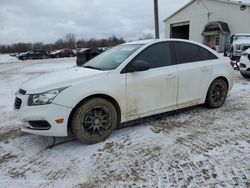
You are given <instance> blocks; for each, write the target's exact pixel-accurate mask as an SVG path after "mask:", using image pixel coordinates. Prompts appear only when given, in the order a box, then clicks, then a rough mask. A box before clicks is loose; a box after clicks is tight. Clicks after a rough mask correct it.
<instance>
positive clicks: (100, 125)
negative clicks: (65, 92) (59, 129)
mask: <svg viewBox="0 0 250 188" xmlns="http://www.w3.org/2000/svg"><path fill="white" fill-rule="evenodd" d="M117 122H118V115H117V111H116V109H115V107H114V105H113V104H112V103H111V102H109V101H108V100H106V99H103V98H92V99H89V100H87V101H86V102H84V103H83V104H82V105H81V106H79V107H78V108H77V109H76V111H75V113H74V114H73V117H72V121H71V129H72V132H73V134H74V135H75V136H76V137H77V139H78V140H79V141H80V142H82V143H85V144H95V143H98V142H101V141H103V140H104V139H105V138H107V137H108V136H109V135H110V134H111V133H112V131H113V130H114V129H115V128H116V126H117V124H118V123H117Z"/></svg>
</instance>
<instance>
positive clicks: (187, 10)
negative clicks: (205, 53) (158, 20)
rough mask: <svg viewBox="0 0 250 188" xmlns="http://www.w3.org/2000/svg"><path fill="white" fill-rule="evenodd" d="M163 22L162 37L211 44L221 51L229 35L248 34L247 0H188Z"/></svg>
mask: <svg viewBox="0 0 250 188" xmlns="http://www.w3.org/2000/svg"><path fill="white" fill-rule="evenodd" d="M164 22H165V36H166V38H183V39H190V40H194V41H197V42H200V43H204V44H207V45H208V44H209V43H210V44H211V43H212V44H215V47H216V49H217V51H219V52H222V51H223V50H224V46H225V43H226V41H227V40H228V39H229V37H230V35H232V34H236V33H250V0H242V1H234V0H191V1H190V2H188V3H187V4H186V5H185V6H183V7H182V8H181V9H179V10H178V11H177V12H175V13H174V14H172V15H170V16H169V17H168V18H166V19H165V20H164Z"/></svg>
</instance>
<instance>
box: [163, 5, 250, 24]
mask: <svg viewBox="0 0 250 188" xmlns="http://www.w3.org/2000/svg"><path fill="white" fill-rule="evenodd" d="M194 1H196V0H190V1H189V2H188V3H186V4H185V5H184V6H182V7H181V8H180V9H179V10H177V11H176V12H174V13H173V14H171V15H170V16H168V17H167V18H166V19H165V20H163V21H164V22H166V21H167V20H168V19H170V18H172V17H173V16H175V15H176V14H177V13H179V12H180V11H182V10H183V9H184V8H186V7H187V6H189V5H190V4H192V3H193V2H194ZM213 1H220V2H224V3H231V4H237V5H246V6H250V1H249V0H241V1H239V0H213Z"/></svg>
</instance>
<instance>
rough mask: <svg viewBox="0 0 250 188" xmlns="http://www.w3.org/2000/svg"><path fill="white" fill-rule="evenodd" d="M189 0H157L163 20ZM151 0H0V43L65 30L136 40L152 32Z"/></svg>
mask: <svg viewBox="0 0 250 188" xmlns="http://www.w3.org/2000/svg"><path fill="white" fill-rule="evenodd" d="M188 1H189V0H158V2H159V23H160V35H161V38H164V23H163V20H164V19H165V18H166V17H167V16H169V15H170V14H172V13H173V12H175V11H176V10H178V9H179V8H181V7H182V6H183V5H184V4H186V3H187V2H188ZM153 2H154V0H0V44H12V43H17V42H44V43H53V42H55V41H56V40H57V39H59V38H63V37H64V36H65V35H66V34H67V33H73V34H75V35H76V38H77V39H80V38H83V39H90V38H96V39H100V38H108V37H110V36H112V35H116V36H117V37H123V38H124V39H125V40H127V41H129V40H136V39H138V38H140V37H142V36H143V35H145V34H148V33H152V34H154V12H153Z"/></svg>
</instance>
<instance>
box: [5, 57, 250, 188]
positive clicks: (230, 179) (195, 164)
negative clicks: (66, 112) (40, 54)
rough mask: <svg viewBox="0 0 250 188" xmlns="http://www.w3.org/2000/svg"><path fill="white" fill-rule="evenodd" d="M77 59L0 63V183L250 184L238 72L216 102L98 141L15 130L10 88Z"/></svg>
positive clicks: (247, 128)
mask: <svg viewBox="0 0 250 188" xmlns="http://www.w3.org/2000/svg"><path fill="white" fill-rule="evenodd" d="M17 64H18V63H17ZM74 64H75V59H74V58H67V59H54V60H41V61H27V62H22V63H21V66H20V64H19V65H18V66H17V65H16V64H9V65H8V66H7V68H6V64H5V65H4V66H1V65H0V88H1V90H0V183H1V187H15V188H16V187H24V186H25V187H76V188H81V187H157V186H158V187H250V125H249V120H250V94H249V93H250V82H249V80H246V79H244V78H242V77H241V76H240V74H239V73H238V72H236V75H235V78H236V79H235V86H234V88H233V90H232V91H231V92H230V94H229V96H228V99H227V101H226V104H225V105H224V106H223V107H222V108H220V109H207V108H206V107H204V106H198V107H193V108H189V109H185V110H180V111H177V112H173V113H166V114H163V115H157V116H153V117H149V118H144V119H142V120H138V121H134V122H131V123H127V124H124V126H126V127H127V128H122V129H119V130H116V131H114V133H113V134H112V135H111V136H110V137H109V138H108V139H107V140H106V141H104V142H101V143H99V144H95V145H83V144H80V143H79V142H78V141H77V140H75V139H74V138H72V137H68V138H57V139H56V145H55V146H54V147H52V148H51V147H50V145H51V144H52V142H53V139H52V138H50V137H42V136H35V135H29V134H24V133H21V132H20V130H19V126H20V125H21V122H19V121H18V120H17V119H16V117H14V115H13V112H12V106H13V101H14V93H15V91H16V90H17V89H18V88H19V85H20V84H21V83H22V82H24V81H26V80H28V79H30V78H34V77H36V76H39V75H41V74H43V73H45V72H51V71H55V70H60V69H64V68H67V67H71V66H74ZM16 66H17V67H16ZM1 70H2V71H1ZM3 70H4V71H3Z"/></svg>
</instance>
